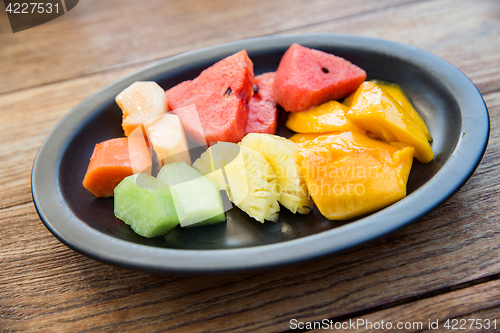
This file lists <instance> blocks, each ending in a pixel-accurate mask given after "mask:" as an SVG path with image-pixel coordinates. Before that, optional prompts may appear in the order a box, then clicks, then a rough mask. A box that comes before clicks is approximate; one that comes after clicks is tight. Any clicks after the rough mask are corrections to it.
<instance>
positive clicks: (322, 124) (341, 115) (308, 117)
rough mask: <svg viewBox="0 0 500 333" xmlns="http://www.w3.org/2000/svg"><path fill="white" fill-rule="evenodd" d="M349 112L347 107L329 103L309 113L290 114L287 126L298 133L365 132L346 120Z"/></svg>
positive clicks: (335, 102) (332, 102) (334, 102)
mask: <svg viewBox="0 0 500 333" xmlns="http://www.w3.org/2000/svg"><path fill="white" fill-rule="evenodd" d="M347 111H349V109H348V108H347V107H346V106H345V105H343V104H341V103H339V102H337V101H329V102H326V103H323V104H321V105H319V106H317V107H315V108H312V109H310V110H307V111H301V112H293V113H290V114H289V115H288V120H287V121H286V124H285V125H286V127H288V128H289V129H291V130H292V131H295V132H297V133H329V132H351V131H353V132H364V131H363V130H362V129H361V128H359V127H358V126H356V125H354V123H353V122H351V121H350V120H348V119H346V117H345V114H346V113H347Z"/></svg>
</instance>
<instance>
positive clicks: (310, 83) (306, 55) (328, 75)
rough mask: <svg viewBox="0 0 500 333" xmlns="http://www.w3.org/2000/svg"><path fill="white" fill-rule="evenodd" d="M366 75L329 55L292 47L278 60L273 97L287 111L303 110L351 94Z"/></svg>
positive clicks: (342, 60)
mask: <svg viewBox="0 0 500 333" xmlns="http://www.w3.org/2000/svg"><path fill="white" fill-rule="evenodd" d="M365 79H366V72H365V71H364V70H362V69H361V68H359V67H358V66H356V65H353V64H352V63H350V62H349V61H347V60H345V59H343V58H340V57H337V56H335V55H333V54H330V53H325V52H322V51H318V50H314V49H309V48H307V47H304V46H301V45H299V44H293V45H292V46H290V48H289V49H288V50H287V51H286V52H285V54H284V55H283V58H282V59H281V61H280V64H279V66H278V70H277V71H276V78H275V79H274V86H273V88H274V98H275V99H276V101H277V102H278V103H279V104H280V105H281V106H283V108H284V109H285V110H287V111H290V112H297V111H304V110H307V109H310V108H312V107H314V106H317V105H319V104H322V103H325V102H327V101H330V100H339V99H342V98H345V97H347V96H348V95H349V94H351V93H353V92H354V91H355V90H356V89H357V88H358V87H359V86H360V85H361V83H363V81H364V80H365Z"/></svg>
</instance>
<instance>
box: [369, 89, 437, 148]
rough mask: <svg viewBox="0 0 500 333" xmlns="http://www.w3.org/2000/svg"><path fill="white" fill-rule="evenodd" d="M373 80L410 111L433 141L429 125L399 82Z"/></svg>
mask: <svg viewBox="0 0 500 333" xmlns="http://www.w3.org/2000/svg"><path fill="white" fill-rule="evenodd" d="M372 82H374V83H376V84H377V85H378V86H379V87H380V88H382V89H384V90H385V91H387V92H388V93H389V95H391V97H392V98H394V99H395V100H396V101H397V102H398V103H399V104H400V105H401V106H402V107H403V108H404V109H405V110H406V112H408V114H409V115H410V116H411V117H412V118H413V120H415V122H416V123H417V125H418V127H420V129H421V130H422V132H424V134H425V136H426V137H427V140H428V141H432V136H431V133H430V132H429V129H428V128H427V125H425V121H424V120H423V119H422V117H420V115H419V114H418V112H417V110H415V108H414V107H413V105H412V104H411V102H410V100H409V99H408V97H407V96H406V94H405V92H404V91H403V90H402V89H401V87H400V86H399V85H398V84H395V83H388V82H384V81H375V80H374V81H372Z"/></svg>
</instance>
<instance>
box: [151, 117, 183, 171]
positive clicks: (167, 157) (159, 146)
mask: <svg viewBox="0 0 500 333" xmlns="http://www.w3.org/2000/svg"><path fill="white" fill-rule="evenodd" d="M144 127H145V129H146V133H147V135H148V138H149V140H150V141H151V145H152V146H153V150H154V151H155V153H156V157H157V159H158V161H160V163H161V165H165V164H168V163H172V162H180V161H184V162H186V163H189V164H191V157H190V156H189V147H188V143H187V140H186V135H185V134H184V129H183V127H182V123H181V121H180V119H179V117H177V116H176V115H175V114H170V113H164V114H162V115H160V116H158V117H157V118H155V119H152V120H149V121H147V122H146V123H144Z"/></svg>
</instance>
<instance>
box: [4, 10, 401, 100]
mask: <svg viewBox="0 0 500 333" xmlns="http://www.w3.org/2000/svg"><path fill="white" fill-rule="evenodd" d="M407 1H410V0H405V1H401V0H372V1H362V0H340V1H335V2H333V1H326V0H314V1H309V2H308V3H307V5H304V2H303V1H300V0H291V1H287V2H286V3H285V2H280V1H229V0H216V1H207V0H203V1H199V0H187V1H175V0H170V1H161V0H155V1H148V3H147V5H145V4H144V3H143V2H140V1H133V0H127V1H124V0H113V1H111V0H108V1H97V0H86V1H81V3H79V4H78V6H77V7H75V8H74V9H73V10H72V11H71V12H69V13H68V14H66V15H64V16H62V17H60V18H58V19H56V20H54V21H51V22H49V23H47V24H45V25H42V26H40V27H37V28H36V29H30V30H26V31H23V32H19V33H16V34H2V35H0V45H6V46H4V47H3V48H2V56H1V57H0V69H1V70H2V71H3V76H4V77H5V79H4V80H2V81H1V82H0V92H5V91H11V90H16V89H22V88H27V87H32V86H36V85H40V84H46V83H50V82H56V81H61V80H66V79H68V78H74V77H78V76H83V75H89V74H91V73H97V72H102V71H106V70H110V69H118V68H121V67H123V66H129V65H132V64H138V63H142V62H146V61H151V60H155V59H162V58H165V57H168V56H172V55H174V54H177V53H180V52H185V51H189V50H192V49H195V48H200V47H203V46H208V45H215V44H219V43H223V42H227V41H232V40H238V39H243V38H249V37H255V36H260V35H266V34H273V33H278V32H280V31H286V30H289V29H292V28H295V27H297V26H305V25H311V24H318V23H320V22H324V21H328V20H332V19H335V18H340V17H345V16H350V15H354V14H356V13H359V12H363V11H370V10H376V9H380V8H385V7H388V6H393V5H395V4H401V3H404V2H407ZM61 32H64V33H61ZM69 54H71V55H72V56H68V55H69ZM75 64H77V65H75Z"/></svg>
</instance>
